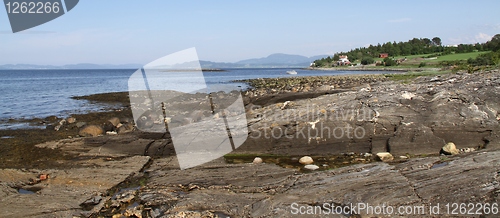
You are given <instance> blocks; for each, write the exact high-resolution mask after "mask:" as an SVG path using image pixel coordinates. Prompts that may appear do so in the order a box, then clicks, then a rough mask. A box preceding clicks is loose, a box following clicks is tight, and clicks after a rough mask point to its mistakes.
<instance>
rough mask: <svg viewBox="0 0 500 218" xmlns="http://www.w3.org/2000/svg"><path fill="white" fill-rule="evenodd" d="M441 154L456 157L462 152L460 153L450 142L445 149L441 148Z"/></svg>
mask: <svg viewBox="0 0 500 218" xmlns="http://www.w3.org/2000/svg"><path fill="white" fill-rule="evenodd" d="M440 153H441V154H445V155H456V154H458V153H460V151H458V149H457V147H456V146H455V144H454V143H453V142H448V143H447V144H446V145H444V146H443V148H441V152H440Z"/></svg>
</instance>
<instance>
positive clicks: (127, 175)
mask: <svg viewBox="0 0 500 218" xmlns="http://www.w3.org/2000/svg"><path fill="white" fill-rule="evenodd" d="M411 81H412V82H411V83H401V82H400V81H395V80H392V79H391V78H390V77H387V76H384V75H349V76H315V77H293V78H274V79H273V78H270V79H255V80H247V81H245V82H247V83H248V84H251V85H252V86H253V88H251V89H249V90H246V91H243V92H242V93H241V94H242V96H243V102H244V105H245V109H246V114H247V122H248V128H249V135H248V138H247V141H246V142H245V143H244V144H243V145H241V146H240V147H239V148H238V149H237V151H235V152H232V153H230V154H229V155H226V158H218V159H216V160H213V161H212V162H209V163H207V164H204V165H201V166H198V167H194V168H191V169H186V170H180V169H179V164H178V161H177V159H176V151H175V148H174V146H173V144H172V140H171V139H170V138H169V135H168V134H163V133H146V132H141V131H137V130H135V131H131V132H127V133H124V134H117V135H103V136H98V137H79V136H77V135H78V134H79V133H78V131H79V129H80V128H79V127H77V126H76V123H78V122H85V123H86V124H87V125H104V124H106V123H107V122H109V120H111V119H112V118H114V117H117V118H119V119H120V120H121V121H122V122H123V121H124V120H127V119H131V116H132V114H131V110H130V105H129V104H128V102H129V100H128V93H127V92H120V93H105V94H97V95H90V96H80V97H75V99H80V100H87V101H90V102H105V103H118V104H121V105H123V107H122V108H121V109H120V110H113V111H106V112H96V113H88V114H82V115H72V117H74V118H76V122H75V123H71V124H64V125H63V126H62V128H61V129H60V130H59V131H55V130H54V129H38V130H8V131H7V130H5V131H0V137H3V136H14V138H2V139H0V140H2V142H5V143H4V144H7V145H9V146H7V147H5V146H2V148H1V149H2V152H1V153H0V155H2V156H0V158H1V159H2V160H4V161H3V162H2V165H1V166H0V176H2V177H1V178H9V180H7V181H4V180H2V181H0V194H2V195H3V196H4V199H5V200H4V201H3V203H2V202H0V206H2V207H3V208H6V209H5V210H3V211H0V216H12V215H20V214H22V215H25V216H33V215H36V214H40V213H48V212H49V213H54V214H58V215H60V216H87V217H88V216H113V215H116V214H119V213H120V214H128V215H131V214H137V215H139V214H140V215H141V216H152V214H157V213H158V214H163V215H180V214H192V215H193V216H201V215H203V214H205V215H208V216H210V215H213V216H216V215H217V214H219V215H220V216H222V215H226V216H235V217H240V216H272V215H273V213H274V212H273V211H276V209H279V210H281V211H283V214H284V216H285V217H293V215H292V214H290V213H289V211H290V205H291V204H292V202H293V201H292V200H290V199H301V200H302V201H307V202H309V201H311V202H315V201H321V202H323V201H324V202H329V200H330V201H331V200H332V198H335V199H334V200H335V202H337V201H338V202H342V204H348V203H353V202H352V199H351V198H350V197H349V196H357V199H358V201H360V202H365V203H369V204H372V205H378V203H380V202H378V201H377V200H376V199H377V198H374V196H386V197H387V198H388V199H390V200H389V201H388V202H385V203H387V204H390V205H422V204H432V205H436V204H437V203H443V202H442V201H449V202H454V201H460V202H472V201H473V202H477V203H483V204H484V203H490V204H491V203H492V202H498V200H499V199H498V195H495V194H494V193H496V192H497V191H498V190H500V186H499V185H498V184H496V185H491V188H488V189H485V188H484V184H490V183H491V181H496V180H495V178H496V173H497V172H498V171H500V165H498V164H496V163H498V161H500V139H499V138H498V135H499V133H500V128H499V127H498V120H499V119H498V118H499V117H500V114H498V112H497V113H496V114H494V113H493V111H500V108H498V107H497V106H496V105H497V104H495V103H496V102H498V100H499V96H500V93H499V92H498V90H497V89H496V88H495V87H497V86H498V85H500V72H499V70H498V69H496V70H492V71H487V72H486V71H484V72H476V73H474V74H468V73H463V72H459V73H456V74H434V75H428V76H421V77H417V78H412V80H411ZM465 84H468V85H465ZM422 87H424V88H422ZM196 97H197V96H195V95H193V98H195V99H196ZM476 101H481V102H482V104H479V103H478V104H474V102H476ZM471 102H472V103H471ZM484 114H487V116H484ZM360 115H361V117H360ZM62 119H65V120H68V119H67V118H55V117H47V118H41V119H34V120H32V122H37V123H39V122H41V121H44V122H46V125H54V124H57V123H59V122H60V121H61V120H62ZM127 122H128V121H127ZM313 126H314V127H313ZM349 126H350V127H353V129H356V128H358V129H359V130H361V129H363V130H364V132H365V133H366V134H365V135H363V137H358V138H356V137H355V135H352V134H351V136H352V137H349V136H347V134H344V135H343V136H342V137H336V136H335V134H336V133H337V136H339V135H338V133H339V132H336V133H335V132H334V133H333V134H332V135H331V136H330V137H328V135H325V137H320V135H318V133H317V132H316V133H314V131H318V130H326V129H329V130H334V129H336V128H337V127H343V128H344V127H345V128H347V127H349ZM280 132H281V133H287V135H280V136H277V135H276V134H277V133H280ZM357 133H360V132H359V131H358V132H357ZM273 134H274V135H273ZM308 134H313V135H308ZM303 135H305V136H306V137H302V136H303ZM259 136H260V137H259ZM265 136H267V138H266V137H265ZM312 136H314V137H312ZM447 142H454V143H455V144H456V149H457V150H459V151H457V152H459V153H457V154H456V155H446V156H439V154H440V152H441V151H440V150H441V149H442V148H443V146H444V145H445V144H446V143H447ZM466 148H467V149H469V150H465V149H466ZM472 148H473V149H474V150H476V151H472V150H471V149H472ZM380 152H390V153H391V154H392V159H391V160H385V159H384V161H381V160H380V159H379V157H378V156H377V153H380ZM304 155H307V156H311V157H312V158H313V159H314V162H313V163H312V164H313V165H317V166H318V167H319V170H318V171H315V172H314V171H311V170H307V169H304V166H303V165H302V164H298V163H297V162H298V159H299V158H300V157H301V156H304ZM256 156H260V157H262V159H263V161H264V163H262V164H252V163H251V162H252V161H253V159H254V157H256ZM228 160H230V161H228ZM294 163H295V164H294ZM42 175H45V176H44V177H42ZM167 175H168V176H167ZM41 178H44V179H41ZM256 178H257V179H256ZM311 181H315V182H312V183H311ZM367 183H369V184H371V185H370V186H366V184H367ZM429 183H432V185H423V186H414V185H412V184H429ZM338 187H343V188H342V189H339V188H338ZM21 189H22V190H27V191H30V192H33V193H38V194H35V195H30V194H19V193H18V191H20V190H21ZM457 189H460V190H463V191H462V192H461V194H460V195H457V194H456V192H455V191H454V190H457ZM71 190H72V191H71ZM75 190H78V191H75ZM325 190H328V191H325ZM332 190H333V191H332ZM228 193H229V194H228ZM207 195H210V196H213V197H212V200H211V201H210V202H208V203H207V202H206V201H205V199H206V196H207ZM436 195H439V196H441V197H440V198H436V197H435V196H436ZM346 196H347V197H346ZM475 196H486V197H481V198H477V197H475ZM19 198H21V199H23V201H24V204H29V205H38V206H39V208H38V209H34V210H33V211H26V210H24V209H23V207H24V204H13V202H17V200H16V199H19ZM228 201H231V202H233V204H232V205H227V202H228ZM266 202H267V203H266ZM269 202H272V203H273V204H274V206H272V207H268V206H266V205H268V204H269ZM202 203H203V204H202ZM354 203H355V202H354ZM6 205H14V206H12V207H7V206H6ZM54 205H55V206H54ZM165 205H168V206H165ZM186 205H187V206H186ZM197 205H203V206H197ZM245 205H254V206H253V207H252V208H249V209H245V208H246V207H245ZM63 208H72V209H63ZM148 208H149V209H148ZM234 208H239V209H237V210H234ZM137 215H136V216H137Z"/></svg>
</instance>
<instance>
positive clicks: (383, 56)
mask: <svg viewBox="0 0 500 218" xmlns="http://www.w3.org/2000/svg"><path fill="white" fill-rule="evenodd" d="M378 57H379V58H386V57H389V54H387V53H380V54H379V55H378Z"/></svg>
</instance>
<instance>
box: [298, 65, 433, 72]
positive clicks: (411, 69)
mask: <svg viewBox="0 0 500 218" xmlns="http://www.w3.org/2000/svg"><path fill="white" fill-rule="evenodd" d="M305 69H308V70H324V71H394V72H421V71H439V70H441V68H415V67H413V68H394V67H370V66H368V67H365V66H362V67H329V68H326V67H321V68H319V67H308V68H305Z"/></svg>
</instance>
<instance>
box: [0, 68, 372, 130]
mask: <svg viewBox="0 0 500 218" xmlns="http://www.w3.org/2000/svg"><path fill="white" fill-rule="evenodd" d="M291 70H295V71H296V72H297V74H296V75H290V74H287V73H286V72H287V71H291ZM136 71H137V69H103V70H94V69H92V70H0V129H16V128H27V127H28V126H26V125H25V124H22V123H18V122H9V120H23V119H32V118H45V117H48V116H57V117H67V116H69V115H71V114H81V113H86V112H92V111H102V110H106V109H109V105H108V106H107V105H104V104H103V105H99V104H94V103H90V102H88V101H85V100H75V99H72V98H71V97H73V96H85V95H92V94H99V93H110V92H126V91H128V90H129V79H130V77H131V76H132V74H134V72H136ZM378 73H382V72H381V71H322V70H308V69H294V68H267V69H263V68H256V69H248V68H238V69H223V70H222V71H207V72H203V78H204V80H201V81H204V82H205V84H206V86H208V87H209V89H210V91H211V92H212V91H220V90H222V91H228V90H231V89H233V90H244V89H247V88H249V87H248V86H247V85H246V84H245V83H239V82H234V81H235V80H244V79H255V78H277V77H293V76H298V77H300V76H322V75H349V74H378ZM176 79H177V80H176V81H178V82H176V84H177V85H178V86H186V87H187V86H192V82H193V81H194V80H192V79H191V78H189V77H185V78H176ZM196 81H200V80H199V79H198V80H196ZM198 85H200V84H198ZM201 85H203V84H201Z"/></svg>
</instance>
